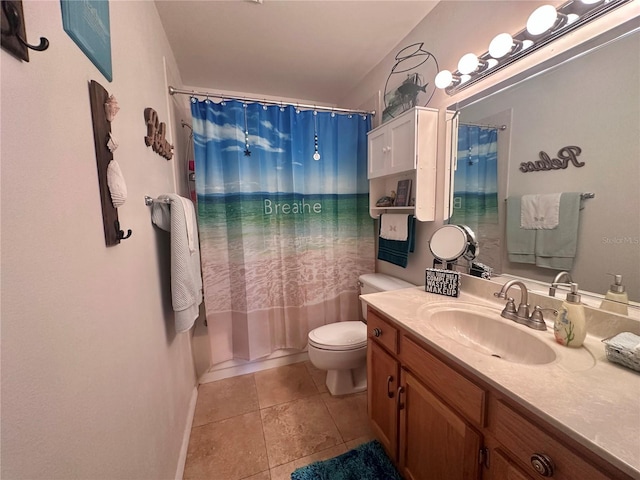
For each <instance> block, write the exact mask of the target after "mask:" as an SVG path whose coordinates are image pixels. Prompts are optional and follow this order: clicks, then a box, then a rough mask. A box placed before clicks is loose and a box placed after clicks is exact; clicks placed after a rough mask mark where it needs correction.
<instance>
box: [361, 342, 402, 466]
mask: <svg viewBox="0 0 640 480" xmlns="http://www.w3.org/2000/svg"><path fill="white" fill-rule="evenodd" d="M399 373H400V366H399V364H398V361H397V360H396V359H395V358H393V357H392V356H391V355H389V354H388V353H387V352H386V351H385V350H384V349H383V348H382V347H380V346H379V345H378V344H377V343H376V342H375V341H374V340H369V347H368V348H367V377H368V378H367V382H368V383H367V400H368V409H369V419H370V420H371V427H372V429H373V432H374V434H375V435H376V438H377V439H378V440H379V441H380V443H382V445H383V446H384V447H385V449H386V450H387V453H388V454H389V456H390V457H391V458H392V459H393V461H396V459H397V454H398V409H397V406H396V398H397V395H398V394H397V389H398V385H399V384H400V378H399Z"/></svg>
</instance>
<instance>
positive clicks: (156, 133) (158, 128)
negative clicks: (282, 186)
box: [144, 108, 173, 160]
mask: <svg viewBox="0 0 640 480" xmlns="http://www.w3.org/2000/svg"><path fill="white" fill-rule="evenodd" d="M144 121H145V122H146V123H147V136H146V137H144V143H145V144H146V145H147V147H151V148H152V149H153V151H154V152H156V153H157V154H158V155H160V156H161V157H164V158H166V159H167V160H171V159H172V158H173V152H172V150H173V145H171V144H170V143H169V142H167V139H166V138H165V135H166V134H167V126H166V124H165V123H164V122H161V123H159V122H158V113H157V112H156V111H155V110H154V109H153V108H145V109H144Z"/></svg>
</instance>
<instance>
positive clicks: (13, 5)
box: [1, 0, 49, 62]
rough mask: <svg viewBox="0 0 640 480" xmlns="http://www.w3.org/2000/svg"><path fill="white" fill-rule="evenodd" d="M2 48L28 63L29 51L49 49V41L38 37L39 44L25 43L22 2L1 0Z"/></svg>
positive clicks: (19, 0) (20, 0)
mask: <svg viewBox="0 0 640 480" xmlns="http://www.w3.org/2000/svg"><path fill="white" fill-rule="evenodd" d="M1 12H2V47H3V48H5V49H6V50H7V51H9V52H10V53H11V54H12V55H14V56H16V57H17V58H19V59H21V60H24V61H26V62H28V61H29V51H28V49H31V50H36V51H38V52H42V51H44V50H46V49H47V48H49V40H47V39H46V38H44V37H40V44H38V45H31V44H29V43H27V41H26V40H25V38H26V36H27V35H26V28H25V25H24V15H23V11H22V0H2V10H1Z"/></svg>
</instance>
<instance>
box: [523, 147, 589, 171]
mask: <svg viewBox="0 0 640 480" xmlns="http://www.w3.org/2000/svg"><path fill="white" fill-rule="evenodd" d="M581 153H582V149H581V148H580V147H576V146H575V145H569V146H566V147H562V148H561V149H560V150H558V158H550V157H549V155H548V154H547V153H546V152H540V154H539V156H540V160H536V161H535V162H522V163H521V164H520V168H519V169H518V170H520V171H521V172H523V173H527V172H539V171H545V170H562V169H565V168H567V167H568V166H569V162H571V165H573V166H574V167H578V168H579V167H584V165H585V163H584V162H579V161H578V156H579V155H580V154H581Z"/></svg>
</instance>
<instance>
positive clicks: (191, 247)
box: [180, 197, 196, 253]
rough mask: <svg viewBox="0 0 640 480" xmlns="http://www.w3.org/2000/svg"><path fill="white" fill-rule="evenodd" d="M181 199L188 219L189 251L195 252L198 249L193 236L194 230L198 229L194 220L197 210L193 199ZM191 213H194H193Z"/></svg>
mask: <svg viewBox="0 0 640 480" xmlns="http://www.w3.org/2000/svg"><path fill="white" fill-rule="evenodd" d="M180 201H181V202H182V208H184V211H185V215H186V220H187V240H188V242H189V253H193V252H195V251H196V246H195V240H194V238H193V232H195V231H196V229H195V221H194V220H195V211H194V208H193V203H192V202H191V200H189V199H188V198H184V197H180ZM187 212H189V213H187ZM191 213H193V215H192V214H191Z"/></svg>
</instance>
